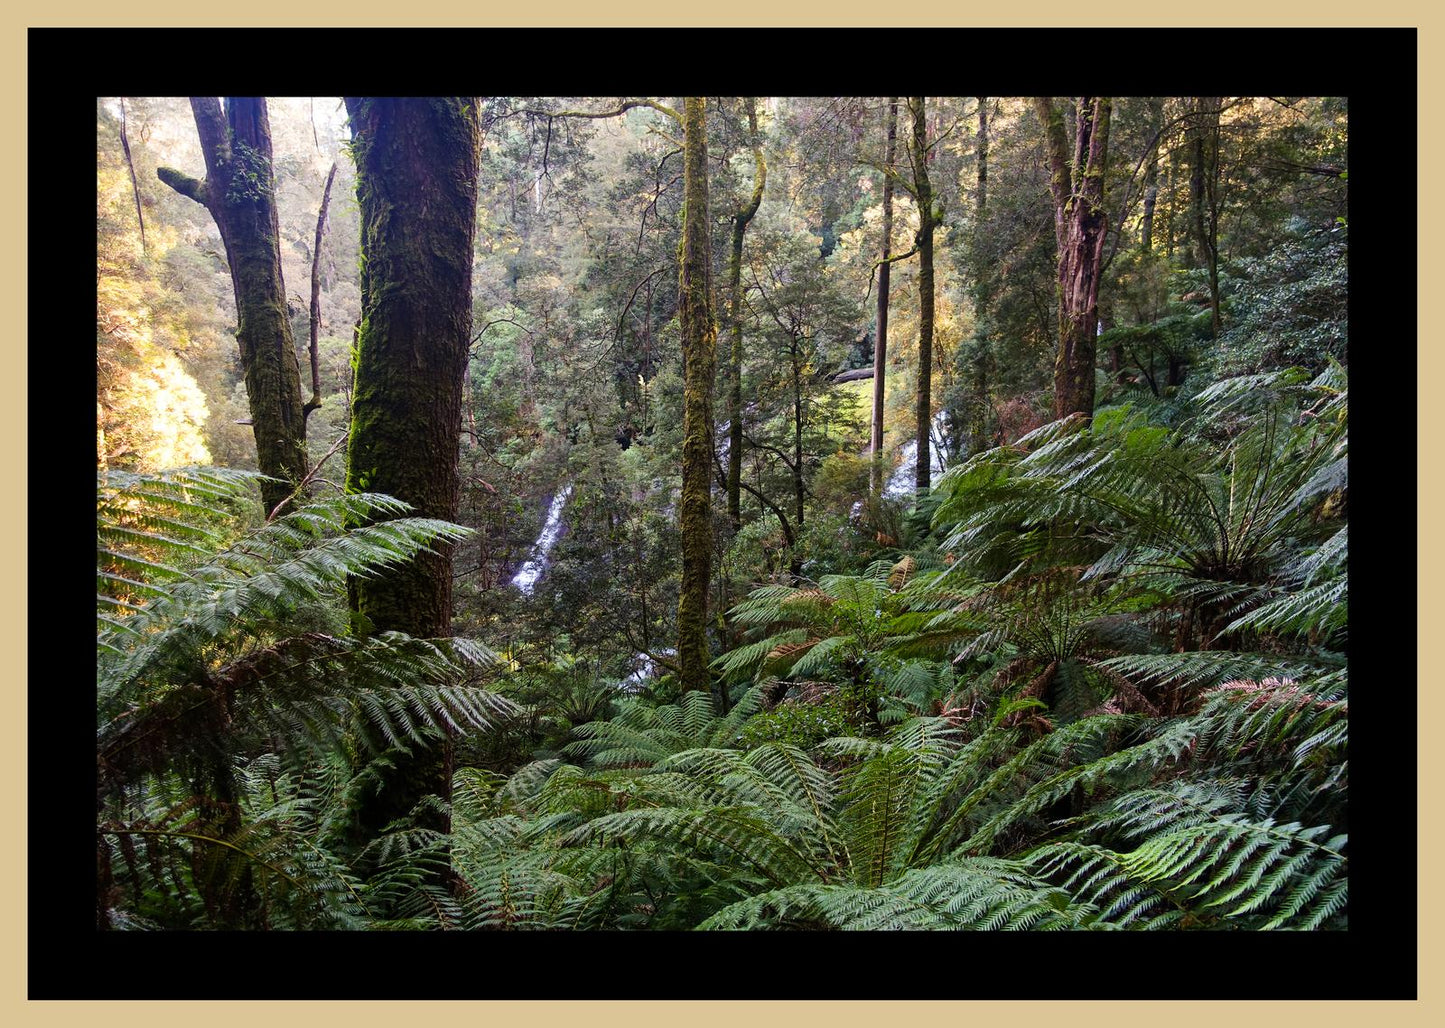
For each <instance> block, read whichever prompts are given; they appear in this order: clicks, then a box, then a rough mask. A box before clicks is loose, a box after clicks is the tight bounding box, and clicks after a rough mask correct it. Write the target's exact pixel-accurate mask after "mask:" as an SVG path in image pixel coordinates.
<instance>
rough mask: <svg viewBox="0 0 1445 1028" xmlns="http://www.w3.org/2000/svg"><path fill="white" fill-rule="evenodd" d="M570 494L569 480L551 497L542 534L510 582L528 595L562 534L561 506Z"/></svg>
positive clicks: (563, 505) (534, 586)
mask: <svg viewBox="0 0 1445 1028" xmlns="http://www.w3.org/2000/svg"><path fill="white" fill-rule="evenodd" d="M571 495H572V483H570V482H569V483H567V485H566V486H564V487H563V488H562V489H561V490H560V491H559V492H558V493H557V495H556V496H554V497H552V505H551V506H550V507H548V508H547V520H546V521H544V522H543V523H542V534H541V535H539V536H537V541H536V542H535V543H533V544H532V552H531V553H530V554H529V555H528V557H527V563H525V564H523V565H522V570H520V571H518V572H517V574H516V575H515V576H514V577H513V578H512V584H513V585H515V586H516V587H517V588H518V589H520V590H522V592H524V593H525V594H526V595H528V596H531V595H532V590H533V589H535V588H536V587H537V580H538V579H540V578H541V577H542V575H543V573H545V572H546V570H547V555H548V554H549V553H551V552H552V547H554V546H556V545H557V540H558V539H559V538H561V536H562V508H563V507H565V506H566V505H567V499H568V497H570V496H571Z"/></svg>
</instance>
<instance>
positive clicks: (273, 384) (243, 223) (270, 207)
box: [156, 96, 306, 514]
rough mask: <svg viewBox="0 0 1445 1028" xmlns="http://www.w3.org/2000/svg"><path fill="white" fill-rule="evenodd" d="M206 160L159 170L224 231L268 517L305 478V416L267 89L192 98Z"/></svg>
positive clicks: (238, 335)
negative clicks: (190, 169) (197, 172)
mask: <svg viewBox="0 0 1445 1028" xmlns="http://www.w3.org/2000/svg"><path fill="white" fill-rule="evenodd" d="M191 111H192V113H193V114H194V115H195V119H196V131H197V133H198V134H199V135H200V137H201V151H202V153H204V154H205V159H206V178H205V180H204V181H201V180H198V179H194V178H191V177H190V176H189V175H185V174H182V173H181V172H179V171H177V170H175V169H174V168H158V169H157V170H156V175H157V176H158V177H159V178H160V180H161V181H162V182H164V183H165V184H166V185H168V186H170V187H171V188H172V189H174V190H175V191H176V192H178V193H180V194H181V195H182V196H187V197H190V198H191V199H192V200H195V201H196V202H197V203H199V204H201V205H202V206H203V207H205V208H206V210H208V211H210V213H211V217H212V218H213V219H214V220H215V222H216V227H217V228H218V229H219V230H220V232H221V241H222V243H224V245H225V248H226V261H227V263H228V264H229V265H230V267H231V286H232V289H233V290H234V292H235V296H236V316H237V329H236V341H237V343H238V344H239V345H240V350H241V371H242V374H243V375H244V377H245V381H246V396H247V397H248V399H249V401H250V405H251V431H252V432H253V434H254V435H255V437H256V465H257V467H258V468H260V470H261V472H262V473H263V474H266V475H270V476H271V477H272V478H274V479H275V480H276V481H274V482H267V483H264V484H263V485H262V487H261V499H262V502H263V503H264V504H265V506H266V511H267V513H268V514H269V513H270V512H271V511H273V510H275V509H276V507H277V506H278V505H279V504H280V503H281V502H282V501H283V500H285V499H286V497H287V496H289V495H290V494H291V493H292V492H294V491H295V490H296V488H297V486H298V484H299V483H300V482H301V481H302V479H303V478H304V476H305V475H306V417H305V415H304V413H303V405H302V401H301V371H300V366H299V363H298V361H297V359H296V344H295V340H294V338H293V337H292V333H291V319H290V316H289V312H288V311H287V306H286V285H285V283H284V282H283V281H282V278H281V246H280V226H279V221H278V218H277V215H276V180H275V175H274V173H273V171H272V167H271V123H270V118H269V116H268V114H267V110H266V98H265V97H263V96H228V97H226V103H225V109H224V111H223V110H222V106H221V103H220V101H219V100H218V99H217V98H216V97H214V96H194V97H191Z"/></svg>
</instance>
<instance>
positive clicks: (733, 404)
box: [728, 96, 768, 529]
mask: <svg viewBox="0 0 1445 1028" xmlns="http://www.w3.org/2000/svg"><path fill="white" fill-rule="evenodd" d="M747 103H748V130H749V131H750V132H751V134H752V140H753V164H754V167H755V169H756V172H755V174H754V177H753V195H752V197H751V198H750V199H749V200H748V202H747V204H746V205H745V206H739V208H738V210H737V213H736V214H734V215H733V217H732V223H733V246H732V251H731V253H730V255H729V257H728V295H729V297H730V299H731V309H730V310H729V312H728V315H729V318H730V323H729V325H728V328H729V331H730V332H731V335H732V349H731V353H730V354H729V355H728V517H729V518H731V519H732V523H733V528H735V529H736V528H740V527H742V523H743V512H742V480H743V235H744V233H746V232H747V230H748V222H750V221H752V220H753V215H755V214H757V213H758V207H759V206H760V205H761V204H762V202H763V188H764V186H765V185H766V184H767V181H768V166H767V164H766V162H764V160H763V148H762V143H761V141H760V140H759V139H758V102H757V97H753V96H750V97H748V98H747Z"/></svg>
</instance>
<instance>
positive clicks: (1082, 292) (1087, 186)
mask: <svg viewBox="0 0 1445 1028" xmlns="http://www.w3.org/2000/svg"><path fill="white" fill-rule="evenodd" d="M1034 105H1035V108H1036V109H1037V111H1038V115H1039V120H1040V121H1041V122H1042V123H1043V125H1044V136H1045V144H1046V152H1047V154H1048V162H1049V189H1050V191H1051V192H1052V194H1053V198H1054V237H1055V241H1056V242H1057V244H1058V250H1059V257H1058V266H1059V276H1058V301H1059V349H1058V354H1057V356H1056V358H1055V360H1054V416H1055V417H1056V418H1063V417H1067V416H1068V415H1070V414H1084V415H1086V416H1089V415H1092V414H1093V413H1094V348H1095V339H1096V338H1097V328H1098V306H1099V279H1100V277H1101V276H1102V273H1103V263H1102V261H1103V252H1104V237H1105V235H1106V234H1107V229H1108V216H1107V215H1106V214H1105V213H1104V171H1105V168H1106V167H1107V163H1108V153H1109V113H1110V101H1109V99H1108V97H1095V96H1081V97H1079V98H1078V101H1077V103H1076V104H1075V112H1076V113H1075V131H1074V147H1073V161H1072V163H1071V162H1070V160H1069V145H1068V138H1067V136H1066V135H1065V133H1064V121H1063V117H1062V115H1060V114H1059V113H1058V112H1057V111H1056V110H1055V109H1054V105H1053V101H1052V100H1050V99H1049V98H1048V97H1035V98H1034Z"/></svg>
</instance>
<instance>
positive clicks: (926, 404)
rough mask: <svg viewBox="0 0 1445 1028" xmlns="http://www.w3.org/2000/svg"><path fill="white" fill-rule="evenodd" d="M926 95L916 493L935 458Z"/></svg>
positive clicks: (919, 184) (917, 125)
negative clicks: (933, 441) (932, 430)
mask: <svg viewBox="0 0 1445 1028" xmlns="http://www.w3.org/2000/svg"><path fill="white" fill-rule="evenodd" d="M924 101H925V98H924V97H921V96H915V97H913V98H912V99H910V100H909V103H908V106H909V108H910V109H911V110H912V112H913V146H912V148H911V149H910V157H911V158H912V160H913V194H914V199H915V200H916V201H917V202H918V408H917V413H918V425H917V434H916V437H915V438H916V440H917V444H918V462H917V464H916V465H915V466H914V472H913V480H914V486H915V495H916V496H918V497H919V498H922V496H923V495H924V494H925V493H927V492H928V489H929V486H930V485H931V479H932V471H933V461H932V453H931V450H930V446H931V443H932V439H931V438H930V434H929V432H930V429H931V428H932V427H933V229H934V225H935V220H936V219H935V216H934V215H935V212H934V210H933V186H932V183H930V182H929V180H928V121H927V114H926V111H925V102H924Z"/></svg>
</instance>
